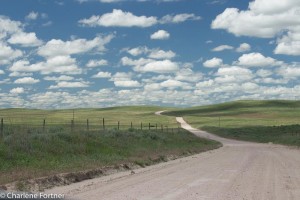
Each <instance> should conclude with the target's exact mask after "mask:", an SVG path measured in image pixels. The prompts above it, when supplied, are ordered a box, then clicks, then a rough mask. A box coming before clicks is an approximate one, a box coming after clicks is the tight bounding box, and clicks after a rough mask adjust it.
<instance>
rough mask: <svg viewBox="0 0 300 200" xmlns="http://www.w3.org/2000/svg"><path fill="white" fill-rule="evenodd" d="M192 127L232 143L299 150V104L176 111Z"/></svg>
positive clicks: (248, 103)
mask: <svg viewBox="0 0 300 200" xmlns="http://www.w3.org/2000/svg"><path fill="white" fill-rule="evenodd" d="M165 114H166V115H169V116H183V117H184V119H185V120H186V121H187V122H188V123H190V124H191V125H192V126H194V127H197V128H200V129H203V130H207V131H210V132H212V133H215V134H218V135H220V136H222V137H228V138H233V139H240V140H248V141H256V142H274V143H278V144H285V145H293V146H300V137H299V136H300V135H299V133H300V128H299V126H295V125H297V124H300V101H281V100H274V101H236V102H229V103H223V104H217V105H210V106H201V107H192V108H188V109H176V110H173V111H168V112H166V113H165Z"/></svg>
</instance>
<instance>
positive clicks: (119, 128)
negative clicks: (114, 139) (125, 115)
mask: <svg viewBox="0 0 300 200" xmlns="http://www.w3.org/2000/svg"><path fill="white" fill-rule="evenodd" d="M118 130H120V121H118Z"/></svg>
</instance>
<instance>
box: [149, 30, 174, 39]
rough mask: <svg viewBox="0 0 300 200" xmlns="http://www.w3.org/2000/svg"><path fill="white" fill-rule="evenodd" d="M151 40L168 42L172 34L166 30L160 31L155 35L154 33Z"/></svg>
mask: <svg viewBox="0 0 300 200" xmlns="http://www.w3.org/2000/svg"><path fill="white" fill-rule="evenodd" d="M150 38H151V39H152V40H167V39H169V38H170V33H168V32H167V31H165V30H158V31H156V32H155V33H153V34H152V35H151V36H150Z"/></svg>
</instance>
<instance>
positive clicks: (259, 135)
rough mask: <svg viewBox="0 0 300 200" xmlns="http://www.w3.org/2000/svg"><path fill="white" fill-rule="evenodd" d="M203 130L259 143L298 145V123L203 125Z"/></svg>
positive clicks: (299, 131) (299, 142) (299, 137)
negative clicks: (237, 125) (234, 125)
mask: <svg viewBox="0 0 300 200" xmlns="http://www.w3.org/2000/svg"><path fill="white" fill-rule="evenodd" d="M202 129H203V130H205V131H208V132H210V133H214V134H216V135H219V136H221V137H225V138H231V139H235V140H245V141H251V142H259V143H269V142H272V143H274V144H283V145H288V146H298V147H300V125H285V126H257V127H253V126H252V127H251V126H250V127H239V128H219V127H211V126H205V127H202Z"/></svg>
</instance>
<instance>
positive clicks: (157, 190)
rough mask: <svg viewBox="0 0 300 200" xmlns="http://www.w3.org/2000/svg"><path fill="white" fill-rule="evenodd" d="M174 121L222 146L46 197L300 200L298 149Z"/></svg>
mask: <svg viewBox="0 0 300 200" xmlns="http://www.w3.org/2000/svg"><path fill="white" fill-rule="evenodd" d="M156 114H161V112H159V113H156ZM176 120H177V121H178V122H179V123H180V124H181V127H182V128H184V129H186V130H188V131H190V132H192V133H193V134H195V135H197V136H199V137H205V138H209V139H213V140H217V141H220V142H222V143H223V147H221V148H219V149H216V150H213V151H208V152H204V153H200V154H197V155H193V156H189V157H185V158H181V159H177V160H173V161H170V162H167V163H161V164H157V165H154V166H150V167H147V168H143V169H138V170H135V173H134V174H133V173H131V172H121V173H117V174H113V175H109V176H106V177H100V178H96V179H92V180H87V181H83V182H80V183H75V184H72V185H69V186H63V187H58V188H53V189H51V190H48V191H46V192H48V193H64V194H66V195H67V196H68V197H71V199H105V200H135V199H136V200H156V199H157V200H169V199H176V200H177V199H178V200H202V199H203V200H207V199H209V200H240V199H245V200H250V199H251V200H289V199H291V200H293V199H295V200H299V199H300V150H299V149H296V148H290V147H285V146H280V145H273V144H258V143H251V142H243V141H236V140H230V139H225V138H221V137H218V136H216V135H213V134H210V133H207V132H205V131H201V130H198V129H195V128H193V127H191V126H190V125H189V124H187V123H186V122H185V121H184V119H183V118H181V117H177V118H176Z"/></svg>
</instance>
